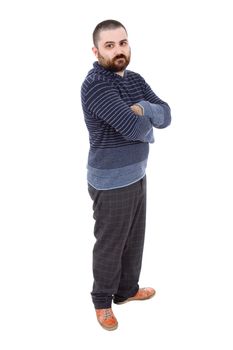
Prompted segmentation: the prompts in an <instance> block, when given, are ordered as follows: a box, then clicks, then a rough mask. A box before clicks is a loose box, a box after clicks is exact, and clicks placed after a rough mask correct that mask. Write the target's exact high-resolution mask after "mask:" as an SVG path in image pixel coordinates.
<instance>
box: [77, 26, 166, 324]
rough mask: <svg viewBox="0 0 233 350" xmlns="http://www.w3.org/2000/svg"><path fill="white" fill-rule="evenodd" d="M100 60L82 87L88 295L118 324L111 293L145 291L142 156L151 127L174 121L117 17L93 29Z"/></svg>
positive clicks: (148, 292)
mask: <svg viewBox="0 0 233 350" xmlns="http://www.w3.org/2000/svg"><path fill="white" fill-rule="evenodd" d="M93 42H94V47H93V53H94V54H95V56H96V58H97V61H96V62H94V65H93V66H94V67H93V69H91V70H90V71H89V73H88V75H87V77H86V78H85V80H84V82H83V84H82V88H81V98H82V107H83V113H84V117H85V122H86V126H87V129H88V131H89V140H90V150H89V157H88V172H87V180H88V189H89V194H90V196H91V198H92V200H93V211H94V215H93V217H94V219H95V227H94V235H95V238H96V242H95V245H94V249H93V275H94V283H93V289H92V293H91V295H92V301H93V303H94V306H95V311H96V316H97V320H98V321H99V323H100V324H101V326H102V327H103V328H104V329H106V330H113V329H116V328H117V326H118V322H117V319H116V317H115V316H114V314H113V310H112V301H113V302H114V303H115V304H122V303H125V302H128V301H132V300H145V299H149V298H151V297H152V296H154V294H155V290H154V289H153V288H149V287H148V288H139V285H138V282H139V275H140V270H141V263H142V254H143V244H144V235H145V220H146V175H145V173H146V164H147V158H148V152H149V143H153V142H154V137H153V127H155V128H159V129H161V128H165V127H167V126H168V125H169V124H170V122H171V115H170V108H169V106H168V104H167V103H166V102H164V101H162V100H161V99H160V98H159V97H158V96H156V95H155V93H154V92H153V91H152V90H151V88H150V86H149V85H148V84H147V83H146V82H145V80H144V79H143V78H142V77H141V76H140V75H139V74H137V73H134V72H132V71H129V70H126V67H127V66H128V64H129V62H130V54H131V50H130V46H129V42H128V37H127V31H126V29H125V27H124V26H123V25H122V24H121V23H120V22H118V21H115V20H106V21H103V22H101V23H99V24H98V25H97V26H96V28H95V30H94V32H93Z"/></svg>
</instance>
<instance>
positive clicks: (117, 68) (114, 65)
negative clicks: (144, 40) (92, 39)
mask: <svg viewBox="0 0 233 350" xmlns="http://www.w3.org/2000/svg"><path fill="white" fill-rule="evenodd" d="M98 60H99V64H101V66H103V67H104V68H106V69H108V70H110V71H112V72H115V73H117V72H122V71H123V70H125V68H126V67H127V66H128V64H129V62H130V52H129V55H128V56H126V55H123V54H121V55H117V56H115V57H114V58H112V59H107V58H105V57H103V56H102V55H101V54H100V53H98Z"/></svg>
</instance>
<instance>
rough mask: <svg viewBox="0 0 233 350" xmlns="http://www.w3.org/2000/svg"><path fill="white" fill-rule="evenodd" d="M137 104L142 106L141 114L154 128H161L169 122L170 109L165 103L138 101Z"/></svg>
mask: <svg viewBox="0 0 233 350" xmlns="http://www.w3.org/2000/svg"><path fill="white" fill-rule="evenodd" d="M137 105H139V106H140V107H142V109H143V115H144V116H147V117H148V118H149V119H150V121H151V123H152V125H153V126H154V127H155V128H158V129H163V128H166V127H167V126H169V125H170V124H171V111H170V107H169V106H168V105H167V104H155V103H150V102H148V101H139V102H138V103H137Z"/></svg>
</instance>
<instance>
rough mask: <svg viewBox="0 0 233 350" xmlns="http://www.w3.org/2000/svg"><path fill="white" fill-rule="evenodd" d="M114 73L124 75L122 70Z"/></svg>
mask: <svg viewBox="0 0 233 350" xmlns="http://www.w3.org/2000/svg"><path fill="white" fill-rule="evenodd" d="M116 74H118V75H120V76H121V77H123V76H124V71H123V70H122V71H120V72H116Z"/></svg>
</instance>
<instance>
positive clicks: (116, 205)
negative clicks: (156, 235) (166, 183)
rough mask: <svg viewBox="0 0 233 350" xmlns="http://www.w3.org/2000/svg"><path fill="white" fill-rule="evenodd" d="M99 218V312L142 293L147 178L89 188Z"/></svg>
mask: <svg viewBox="0 0 233 350" xmlns="http://www.w3.org/2000/svg"><path fill="white" fill-rule="evenodd" d="M88 190H89V194H90V196H91V198H92V200H93V212H94V213H93V217H94V219H95V226H94V235H95V238H96V242H95V245H94V248H93V276H94V284H93V290H92V293H91V295H92V300H93V303H94V306H95V308H96V309H102V308H109V307H111V303H112V299H113V298H114V300H116V301H123V300H125V299H127V298H129V297H131V296H133V295H135V294H136V292H137V291H138V288H139V286H138V281H139V275H140V271H141V264H142V254H143V246H144V236H145V221H146V177H144V178H143V179H141V180H139V181H137V182H136V183H134V184H132V185H129V186H127V187H122V188H117V189H113V190H103V191H101V190H96V189H94V188H93V187H92V186H90V185H89V187H88Z"/></svg>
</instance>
